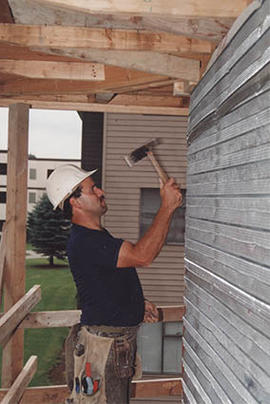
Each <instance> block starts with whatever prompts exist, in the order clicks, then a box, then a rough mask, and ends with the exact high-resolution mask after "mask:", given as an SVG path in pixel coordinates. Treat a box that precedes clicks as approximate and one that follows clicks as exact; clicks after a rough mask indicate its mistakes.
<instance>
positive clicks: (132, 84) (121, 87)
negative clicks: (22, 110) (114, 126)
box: [0, 66, 173, 102]
mask: <svg viewBox="0 0 270 404" xmlns="http://www.w3.org/2000/svg"><path fill="white" fill-rule="evenodd" d="M105 77H106V80H105V81H75V80H39V79H27V78H25V79H22V78H20V79H18V80H13V81H11V80H9V81H7V82H5V83H1V82H0V94H1V95H2V96H3V95H5V96H12V95H18V96H21V95H23V96H25V97H27V95H28V94H31V95H42V96H44V95H48V94H51V95H56V96H61V95H62V94H87V95H88V94H95V93H97V92H117V93H119V92H121V91H134V90H136V89H137V88H140V89H141V88H148V87H154V86H155V87H159V86H163V85H167V84H170V83H171V82H172V81H173V80H172V79H169V78H168V77H167V76H162V75H155V74H150V73H146V72H140V71H136V70H128V69H123V68H121V67H115V66H105ZM21 102H22V101H21Z"/></svg>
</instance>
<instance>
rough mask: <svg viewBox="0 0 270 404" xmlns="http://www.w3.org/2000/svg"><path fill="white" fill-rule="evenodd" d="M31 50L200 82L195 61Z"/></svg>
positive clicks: (152, 54)
mask: <svg viewBox="0 0 270 404" xmlns="http://www.w3.org/2000/svg"><path fill="white" fill-rule="evenodd" d="M31 49H32V50H35V51H38V52H44V53H47V54H50V55H60V56H66V57H72V58H76V59H80V60H84V61H86V60H88V61H90V62H93V61H95V62H98V63H104V64H106V65H109V66H118V67H124V68H126V69H134V70H139V71H143V72H148V73H152V74H159V75H164V76H169V77H174V78H177V79H183V80H188V81H195V82H197V81H198V80H199V79H200V62H199V61H198V60H193V59H187V58H183V57H178V56H172V55H168V54H163V53H158V52H146V51H125V52H123V51H119V50H100V49H83V50H82V49H77V48H47V47H42V48H40V47H33V48H31Z"/></svg>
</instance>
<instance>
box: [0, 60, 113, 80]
mask: <svg viewBox="0 0 270 404" xmlns="http://www.w3.org/2000/svg"><path fill="white" fill-rule="evenodd" d="M0 73H7V74H14V75H19V76H23V77H28V78H38V79H62V80H90V81H102V80H105V72H104V65H102V64H98V63H76V62H47V61H38V60H31V61H29V60H6V59H0Z"/></svg>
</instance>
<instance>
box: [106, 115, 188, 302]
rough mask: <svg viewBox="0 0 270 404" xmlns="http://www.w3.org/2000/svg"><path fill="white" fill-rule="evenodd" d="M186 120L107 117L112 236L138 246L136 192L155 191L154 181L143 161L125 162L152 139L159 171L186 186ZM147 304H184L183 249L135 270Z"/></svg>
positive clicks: (166, 251)
mask: <svg viewBox="0 0 270 404" xmlns="http://www.w3.org/2000/svg"><path fill="white" fill-rule="evenodd" d="M186 128H187V118H186V117H171V116H153V115H148V116H147V115H133V114H106V115H105V122H104V159H103V162H104V167H103V170H104V171H103V172H104V175H103V187H104V189H105V192H106V196H107V201H108V205H109V211H108V212H107V214H106V216H105V218H104V224H105V226H106V227H107V228H108V229H109V230H110V231H111V232H112V234H114V235H116V236H118V237H121V238H123V239H127V240H130V241H136V240H137V239H138V237H139V220H140V189H141V188H159V182H158V179H157V175H156V173H155V171H154V169H153V168H152V166H151V164H150V162H149V161H148V160H146V159H144V160H142V161H141V162H139V163H137V164H136V165H135V166H134V167H133V168H129V167H128V166H127V164H126V162H125V161H124V156H125V155H126V154H128V153H130V152H131V151H132V150H134V149H135V148H136V147H138V146H140V145H142V144H144V143H146V142H147V141H149V140H151V139H152V138H154V137H159V138H161V139H162V143H161V144H160V145H158V146H157V147H156V149H155V151H156V153H155V154H156V156H157V158H158V160H159V161H160V163H161V165H162V166H163V167H164V169H165V170H166V171H167V172H168V174H169V175H170V176H173V177H175V178H176V180H177V181H178V182H179V183H181V186H182V187H183V188H185V186H186ZM138 272H139V276H140V279H141V282H142V285H143V289H144V294H145V296H146V297H147V298H149V299H150V300H152V301H153V302H155V303H158V304H164V305H171V304H179V303H182V302H183V294H184V247H183V246H180V245H166V246H164V248H163V250H162V252H161V253H160V255H159V257H158V258H157V259H156V260H155V262H154V263H153V264H152V265H151V266H150V267H149V268H142V269H139V271H138Z"/></svg>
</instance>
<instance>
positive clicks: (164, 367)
mask: <svg viewBox="0 0 270 404" xmlns="http://www.w3.org/2000/svg"><path fill="white" fill-rule="evenodd" d="M182 335H183V322H170V323H168V322H166V323H156V324H147V323H144V324H142V325H141V327H140V329H139V332H138V338H137V343H138V352H139V354H140V355H141V358H142V369H143V372H144V373H156V374H179V373H181V361H182Z"/></svg>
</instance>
